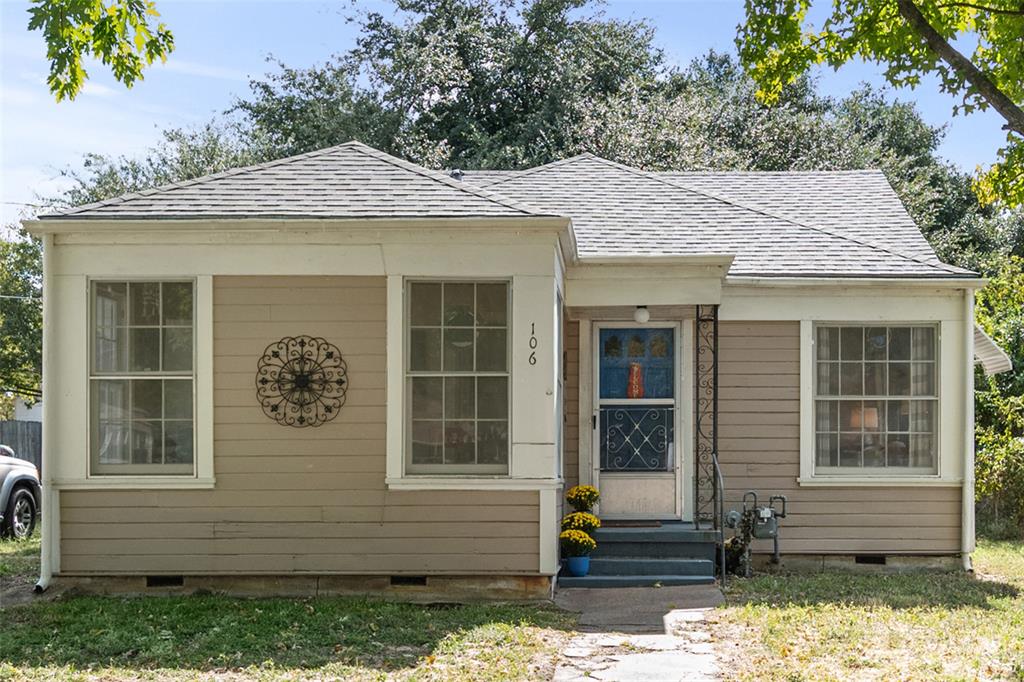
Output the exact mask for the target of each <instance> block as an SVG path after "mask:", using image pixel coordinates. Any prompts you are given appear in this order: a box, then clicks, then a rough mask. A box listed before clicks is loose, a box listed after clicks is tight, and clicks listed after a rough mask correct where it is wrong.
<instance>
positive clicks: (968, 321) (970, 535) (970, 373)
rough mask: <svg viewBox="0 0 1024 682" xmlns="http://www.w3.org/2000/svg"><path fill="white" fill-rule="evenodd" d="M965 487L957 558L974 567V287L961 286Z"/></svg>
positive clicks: (966, 569)
mask: <svg viewBox="0 0 1024 682" xmlns="http://www.w3.org/2000/svg"><path fill="white" fill-rule="evenodd" d="M963 363H964V457H963V463H964V489H963V494H962V496H961V497H962V498H963V506H962V509H961V511H960V523H961V528H960V557H961V559H962V560H963V566H964V570H965V571H971V570H973V567H972V565H971V552H973V551H974V289H964V358H963Z"/></svg>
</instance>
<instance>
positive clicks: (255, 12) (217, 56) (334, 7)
mask: <svg viewBox="0 0 1024 682" xmlns="http://www.w3.org/2000/svg"><path fill="white" fill-rule="evenodd" d="M359 4H360V5H366V4H368V3H363V2H360V3H359ZM373 4H378V3H373ZM157 6H158V7H159V8H160V10H161V12H162V14H163V20H164V21H165V22H166V23H167V24H168V26H170V28H171V29H172V31H173V32H174V35H175V42H176V49H175V51H174V53H173V54H172V55H171V57H170V59H169V60H168V62H167V64H166V65H163V66H158V67H154V68H152V69H151V70H150V71H148V72H147V75H146V78H145V80H144V81H143V82H142V83H139V84H137V85H136V86H135V87H134V88H132V89H131V90H126V89H125V88H124V87H122V86H121V85H120V84H118V83H116V82H114V81H113V79H112V78H111V77H110V76H109V74H108V73H106V71H105V70H104V68H103V67H102V66H100V65H98V64H96V65H93V66H91V67H90V69H89V71H90V75H91V78H90V81H89V84H88V85H87V86H86V90H85V92H84V93H83V94H82V95H81V96H80V97H79V98H78V99H77V100H75V101H74V102H62V103H60V104H57V103H56V102H55V101H54V100H53V98H52V96H50V94H49V92H48V90H47V88H46V83H45V80H46V74H47V68H48V64H47V61H46V58H45V46H44V45H43V41H42V37H41V35H40V34H39V33H29V32H28V30H27V29H26V24H27V14H26V9H27V7H28V3H25V2H14V1H11V0H0V202H3V203H0V210H2V217H3V220H4V222H5V223H6V222H9V221H12V220H14V219H16V218H17V217H18V216H19V213H20V212H21V210H22V208H23V207H22V206H20V204H23V203H31V202H33V201H34V200H35V197H36V196H37V195H39V194H42V195H52V194H54V193H55V192H56V191H58V190H59V189H60V188H61V187H62V186H63V184H64V183H66V180H63V179H62V178H61V177H60V171H61V170H62V169H65V168H68V167H69V166H71V167H73V166H76V165H78V164H80V161H81V158H82V155H83V154H85V153H87V152H99V153H105V154H126V155H135V154H138V153H140V152H142V151H143V150H144V149H145V148H146V147H148V146H150V145H152V144H153V143H155V142H156V141H157V140H158V138H159V131H160V130H161V129H163V128H167V127H173V126H189V125H196V124H201V123H203V122H205V121H206V120H208V119H209V118H210V117H211V116H213V115H215V114H217V113H219V112H222V111H224V110H225V109H227V108H228V107H230V105H231V103H232V101H233V100H234V98H235V97H237V96H240V95H245V94H246V93H247V92H248V79H249V77H250V76H259V75H261V74H263V73H264V72H266V71H267V70H268V65H267V63H266V59H267V57H268V56H270V55H273V56H274V57H275V58H278V59H280V60H282V61H284V62H285V63H286V64H288V65H290V66H299V67H301V66H308V65H311V64H313V63H316V62H322V61H324V60H325V59H327V58H328V57H330V56H331V55H332V54H334V53H338V52H342V51H344V50H346V49H348V48H349V47H351V46H352V44H353V40H354V38H355V27H354V26H353V25H352V24H350V23H348V22H347V21H346V16H347V15H346V11H345V8H346V7H348V3H345V2H340V1H339V2H312V1H292V2H272V1H269V0H268V1H259V0H226V1H214V0H206V1H202V2H200V1H196V0H192V1H184V0H157ZM384 6H385V7H386V5H384ZM605 12H606V13H607V14H608V15H611V16H616V17H623V18H645V17H646V18H649V19H651V20H652V21H653V23H654V25H655V26H656V27H657V30H658V34H657V42H658V44H659V45H660V46H661V47H662V48H663V49H664V50H665V52H666V54H667V55H668V58H669V59H670V60H671V61H672V62H674V63H677V64H686V63H687V62H689V61H690V60H691V59H693V58H694V57H698V56H700V55H702V54H704V53H705V52H706V51H707V50H708V49H710V48H715V49H717V50H722V51H726V50H732V49H733V42H732V41H733V37H734V35H735V28H736V25H737V24H738V23H739V22H740V20H741V18H742V13H743V4H742V1H741V0H660V1H658V0H654V1H645V2H640V1H614V0H613V1H612V2H609V3H608V4H607V6H606V8H605ZM879 73H880V69H879V67H877V66H874V65H870V64H851V65H848V66H846V67H844V68H843V69H842V70H840V72H838V73H834V72H832V71H831V70H825V71H822V72H821V74H820V86H821V89H822V91H823V92H824V93H826V94H831V95H835V96H842V95H845V94H846V93H848V92H849V91H850V90H852V89H854V88H856V87H857V85H858V84H859V83H860V82H863V81H868V82H872V83H876V84H881V83H882V80H881V78H880V76H879ZM892 94H893V96H895V97H897V98H899V99H902V100H910V101H915V102H916V103H917V104H918V107H919V108H920V110H921V111H922V113H923V115H924V116H925V118H926V119H927V120H928V121H929V122H930V123H933V124H936V125H947V135H946V140H945V142H944V144H943V146H942V153H943V155H944V156H945V157H946V158H948V159H950V160H951V161H953V162H954V163H956V164H958V165H960V166H961V167H963V168H965V169H968V170H971V169H973V168H974V167H975V166H977V165H978V164H987V163H990V162H992V161H993V160H994V158H995V153H996V150H997V149H998V148H999V146H1000V145H1001V143H1002V142H1003V140H1004V134H1003V132H1002V131H1001V130H1000V125H1001V119H1000V118H999V117H998V116H997V115H995V114H993V113H991V112H986V113H982V114H974V115H972V116H969V117H963V116H960V117H955V118H954V117H952V115H951V111H952V105H953V104H954V100H953V99H952V98H950V97H948V96H946V95H942V94H940V93H939V92H938V88H937V86H936V85H935V83H934V82H933V81H930V82H925V83H924V84H923V85H922V86H921V87H919V88H918V89H917V90H914V91H910V90H907V91H899V92H893V93H892Z"/></svg>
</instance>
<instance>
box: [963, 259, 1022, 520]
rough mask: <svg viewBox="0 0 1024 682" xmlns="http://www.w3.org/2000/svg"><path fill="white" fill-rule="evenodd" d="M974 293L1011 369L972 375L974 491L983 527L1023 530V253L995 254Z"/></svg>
mask: <svg viewBox="0 0 1024 682" xmlns="http://www.w3.org/2000/svg"><path fill="white" fill-rule="evenodd" d="M990 267H991V269H992V270H993V273H994V274H993V275H992V276H991V277H990V279H989V284H988V286H986V287H985V288H984V289H982V290H980V291H979V292H978V294H977V311H976V312H977V314H976V318H977V322H978V324H979V325H980V326H981V327H982V329H984V330H985V332H986V333H987V334H988V335H989V336H991V337H992V338H993V340H995V342H996V343H998V344H999V345H1000V347H1001V348H1003V349H1004V350H1006V351H1007V352H1008V353H1009V354H1010V359H1011V360H1012V361H1013V364H1014V371H1012V372H1007V373H1004V374H998V375H996V376H994V377H984V376H981V375H980V373H979V376H978V377H977V378H976V380H975V386H976V390H975V405H976V407H975V411H976V416H977V422H976V438H977V454H976V461H977V467H976V469H975V478H976V493H977V496H978V499H979V500H980V502H981V504H982V508H981V512H982V513H981V515H980V517H979V521H980V523H981V525H982V527H985V526H989V527H990V528H991V529H992V530H994V531H996V532H1000V533H1005V534H1010V535H1014V536H1017V537H1020V536H1021V535H1024V258H1019V257H1010V258H998V259H997V260H996V261H995V262H994V263H993V264H992V265H991V266H990Z"/></svg>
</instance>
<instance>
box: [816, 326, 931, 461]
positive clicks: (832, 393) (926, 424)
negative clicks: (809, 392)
mask: <svg viewBox="0 0 1024 682" xmlns="http://www.w3.org/2000/svg"><path fill="white" fill-rule="evenodd" d="M815 342H816V346H817V348H816V352H815V358H816V359H815V381H814V390H815V396H816V397H817V398H818V399H817V400H815V403H814V405H815V417H814V426H815V441H814V442H815V466H816V467H818V468H826V469H836V470H838V473H842V472H843V470H847V471H849V472H850V473H856V472H857V471H859V470H864V469H883V468H888V469H894V470H899V469H901V468H902V469H904V470H907V471H909V472H911V473H929V472H934V468H935V463H936V460H937V456H936V443H937V438H936V433H937V430H938V423H937V422H938V376H937V372H938V367H937V362H936V360H935V358H936V357H938V349H937V347H936V345H937V343H938V335H937V333H936V331H935V327H934V326H925V325H921V326H912V325H902V326H898V325H897V326H885V325H874V326H872V325H863V326H855V325H842V326H839V325H832V326H829V325H819V326H818V327H817V328H816V332H815ZM837 346H838V350H837V349H836V347H837ZM837 358H838V359H839V361H838V362H837V361H836V359H837ZM837 396H841V397H842V399H841V400H828V399H827V398H834V397H837ZM911 397H913V399H911Z"/></svg>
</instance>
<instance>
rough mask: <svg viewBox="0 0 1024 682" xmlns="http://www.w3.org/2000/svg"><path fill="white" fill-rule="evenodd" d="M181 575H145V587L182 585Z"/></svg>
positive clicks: (183, 583)
mask: <svg viewBox="0 0 1024 682" xmlns="http://www.w3.org/2000/svg"><path fill="white" fill-rule="evenodd" d="M184 585H185V576H183V575H147V576H146V587H184Z"/></svg>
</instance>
